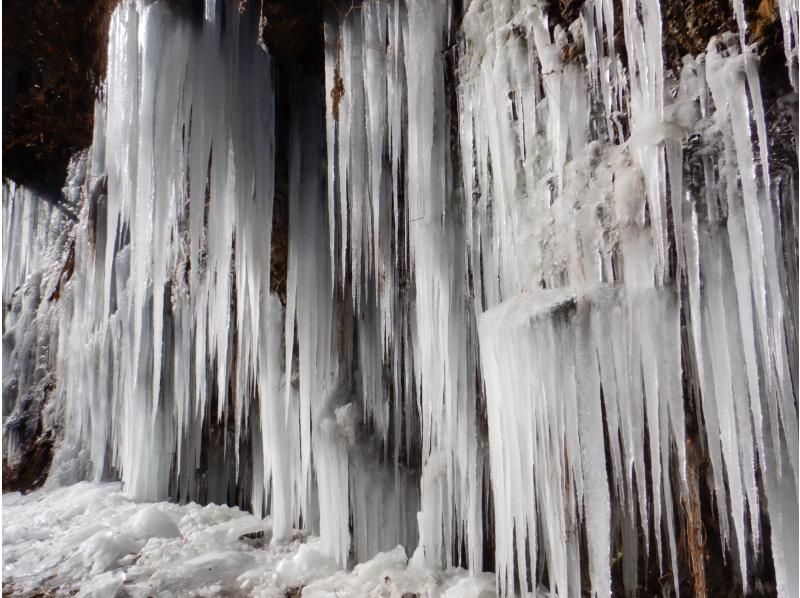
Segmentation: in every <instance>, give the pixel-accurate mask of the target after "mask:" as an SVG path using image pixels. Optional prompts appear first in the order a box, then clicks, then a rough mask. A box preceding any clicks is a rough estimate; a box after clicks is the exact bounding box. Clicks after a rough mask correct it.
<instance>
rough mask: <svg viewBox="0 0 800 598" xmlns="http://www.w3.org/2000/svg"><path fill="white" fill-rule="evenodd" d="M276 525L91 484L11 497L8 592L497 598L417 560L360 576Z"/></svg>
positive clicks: (392, 561) (400, 560)
mask: <svg viewBox="0 0 800 598" xmlns="http://www.w3.org/2000/svg"><path fill="white" fill-rule="evenodd" d="M271 538H272V525H271V521H270V519H269V518H267V519H261V518H260V517H256V516H254V515H251V514H249V513H246V512H242V511H240V510H239V509H237V508H232V507H226V506H217V505H214V504H210V505H207V506H204V507H201V506H199V505H197V504H195V503H189V504H186V505H176V504H174V503H167V502H156V503H139V502H134V501H132V500H130V499H129V498H127V497H126V496H125V495H124V494H123V492H122V486H121V484H119V483H111V484H97V483H89V482H80V483H78V484H75V485H73V486H68V487H64V488H59V489H55V490H40V491H36V492H32V493H30V494H27V495H24V496H23V495H20V494H19V493H11V494H5V495H3V590H4V591H6V590H7V589H13V591H14V592H15V595H16V594H20V595H27V594H29V593H37V592H48V595H50V594H49V592H52V595H55V596H71V595H78V596H92V597H95V598H110V597H112V596H131V597H142V598H143V597H145V596H165V597H169V596H176V597H177V596H209V597H210V596H220V595H235V596H262V597H267V596H275V597H276V598H277V597H280V598H283V597H284V596H286V595H287V591H290V590H299V589H300V588H302V596H310V597H321V596H333V595H338V596H341V597H348V596H350V597H353V598H363V597H365V596H385V597H390V596H391V597H397V598H400V597H401V596H403V595H404V594H406V593H409V592H410V593H414V594H416V595H418V596H420V597H431V598H439V597H450V598H488V597H490V596H493V595H494V578H493V576H491V575H482V576H477V577H474V576H469V575H468V574H467V572H466V571H464V570H463V569H451V570H448V571H444V572H442V571H433V570H429V569H424V568H419V567H418V566H416V565H412V564H409V562H408V558H407V557H406V554H405V551H404V549H403V548H402V547H400V546H398V547H396V548H395V549H393V550H391V551H388V552H384V553H379V554H377V555H376V556H375V557H374V558H373V559H371V560H369V561H367V562H365V563H362V564H361V565H359V566H358V567H356V568H355V569H354V570H353V571H352V572H346V571H340V570H339V568H338V566H337V564H336V562H335V561H334V560H332V559H331V558H330V557H326V556H323V554H322V553H321V552H320V546H319V540H318V539H315V538H311V537H303V536H300V535H296V536H294V537H291V538H287V539H286V540H285V541H283V542H280V543H277V544H276V543H274V542H273V543H271V542H270V540H271Z"/></svg>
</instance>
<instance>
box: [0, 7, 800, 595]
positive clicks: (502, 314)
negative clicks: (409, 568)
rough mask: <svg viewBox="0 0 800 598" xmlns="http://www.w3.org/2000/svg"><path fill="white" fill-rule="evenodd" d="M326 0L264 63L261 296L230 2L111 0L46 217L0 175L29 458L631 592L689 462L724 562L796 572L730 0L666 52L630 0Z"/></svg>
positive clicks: (761, 119) (749, 90)
mask: <svg viewBox="0 0 800 598" xmlns="http://www.w3.org/2000/svg"><path fill="white" fill-rule="evenodd" d="M335 4H336V3H331V6H330V7H327V8H326V19H325V31H324V36H325V73H324V77H325V80H324V98H322V97H320V96H319V93H318V92H319V90H317V89H316V88H315V87H314V84H315V82H313V81H311V82H309V81H302V82H300V83H298V84H297V85H295V89H294V90H293V92H292V94H293V95H292V100H291V105H292V117H291V123H289V124H288V129H289V143H288V154H289V155H288V157H287V161H288V210H289V217H288V257H287V263H288V265H287V280H286V295H285V298H281V297H278V296H277V295H276V294H275V293H274V292H273V290H272V289H271V283H270V280H271V279H270V255H271V246H272V242H271V234H272V221H273V218H272V212H273V195H274V189H273V186H274V181H275V177H276V167H275V164H276V156H275V152H276V149H275V147H276V142H275V130H276V123H275V118H276V109H275V102H274V97H275V93H274V89H273V81H274V79H273V76H272V74H271V71H270V68H271V66H270V57H269V54H268V52H267V50H266V49H265V48H264V47H263V46H261V45H260V44H259V43H258V40H259V37H260V27H261V26H263V22H259V19H258V14H257V11H252V10H249V9H246V10H244V11H236V10H231V9H230V7H229V6H228V8H227V10H226V9H225V7H226V6H227V3H224V2H221V1H220V2H215V1H214V0H207V1H206V5H205V6H206V8H205V13H204V15H203V18H202V23H196V22H193V21H191V19H189V18H188V17H187V16H186V15H182V14H180V12H179V11H177V9H175V8H174V7H172V6H171V5H170V4H169V3H167V2H163V1H162V2H154V3H147V2H132V1H129V0H123V2H122V3H121V5H120V6H119V7H118V8H117V9H116V11H115V12H114V15H113V18H112V24H111V33H110V39H109V50H108V52H109V54H108V55H109V60H108V65H109V66H108V79H107V83H106V85H105V88H104V90H103V93H102V98H101V100H99V101H98V104H97V118H96V130H95V137H94V144H93V146H92V149H91V151H90V152H89V153H88V155H85V156H82V157H79V159H77V160H76V161H75V162H74V163H73V166H72V168H71V171H70V180H69V181H68V186H67V190H68V192H69V194H70V198H69V199H70V200H71V201H72V203H71V204H69V205H75V206H78V205H80V214H79V216H78V221H77V224H76V225H75V226H74V227H73V228H71V232H70V233H69V238H67V237H66V236H65V235H64V233H63V232H62V231H64V230H67V229H69V227H66V228H65V225H64V223H65V222H67V218H68V215H67V216H64V215H62V214H61V213H60V212H58V211H56V210H55V209H54V208H52V207H50V205H49V204H45V203H42V202H41V201H39V202H36V201H34V200H32V199H31V197H30V196H29V192H28V191H27V190H24V189H17V188H14V187H12V186H6V187H4V194H3V198H4V199H3V201H4V204H3V214H4V222H5V224H4V233H5V236H4V246H3V264H4V278H3V303H4V323H5V326H6V332H5V336H4V345H3V346H4V352H3V359H4V370H5V371H10V370H11V369H13V371H14V372H15V378H14V380H13V382H14V385H16V386H14V385H11V386H13V389H12V390H13V392H16V393H18V394H19V395H20V396H21V393H22V392H23V390H24V387H25V385H29V384H34V383H41V376H43V375H44V374H40V375H39V377H38V378H36V380H35V381H34V380H33V378H32V376H33V373H32V371H33V370H32V368H33V369H35V367H34V364H33V361H34V360H35V359H39V360H42V359H44V360H45V365H46V361H47V359H49V360H50V363H51V365H52V366H53V368H54V375H53V380H52V381H51V382H50V384H55V385H56V386H55V388H54V389H53V390H52V392H53V393H55V396H56V397H57V398H58V399H59V401H61V403H60V404H61V405H62V407H61V408H63V410H64V418H65V422H64V438H63V441H62V443H61V446H60V449H59V453H58V455H57V458H56V461H55V463H54V466H53V470H52V472H51V478H53V479H56V480H61V481H69V480H74V479H76V478H81V477H88V478H91V479H95V480H99V479H103V478H107V477H109V476H111V477H113V476H119V478H120V479H121V480H122V482H123V484H124V487H125V491H126V493H127V494H128V495H129V496H131V497H135V498H137V499H144V500H161V499H164V498H167V497H172V498H174V499H177V500H181V501H185V500H202V501H216V502H221V503H225V502H228V503H230V504H237V503H238V504H243V505H250V506H251V507H252V509H253V510H254V512H255V513H257V514H262V513H269V514H270V516H271V518H272V525H273V532H274V533H273V539H274V541H275V542H279V541H285V540H287V539H289V538H291V537H292V534H293V530H294V529H296V528H298V527H303V528H305V529H306V530H308V531H310V532H312V533H315V534H318V535H319V536H320V546H321V549H322V550H323V552H324V553H325V554H327V555H328V556H329V557H331V558H332V559H334V561H335V562H336V563H338V565H339V566H342V567H345V566H348V565H353V564H355V563H359V562H364V561H366V560H368V559H370V558H371V557H373V556H374V555H376V554H378V553H379V552H384V551H387V550H391V549H392V548H393V547H395V546H396V545H397V544H402V545H404V546H405V547H406V548H407V549H410V550H411V549H414V548H415V547H416V553H415V556H414V557H413V559H412V561H413V562H419V563H423V562H424V563H425V564H426V565H427V566H428V567H442V566H450V565H463V566H465V567H466V568H468V569H469V570H470V571H472V572H474V573H476V574H477V573H479V572H480V571H481V570H482V569H483V567H484V563H485V562H487V561H491V562H493V563H494V571H495V573H496V580H497V591H498V593H500V594H504V595H505V594H512V593H514V592H519V591H522V592H525V591H527V590H532V589H536V588H537V587H540V586H546V587H547V588H548V589H549V590H550V591H551V592H553V593H554V594H555V595H561V596H571V595H577V594H578V593H579V592H581V591H582V588H583V589H585V588H590V591H591V594H592V595H598V596H601V595H602V596H607V595H609V594H610V593H611V589H612V573H611V570H612V563H617V561H618V560H619V558H620V557H619V555H620V554H621V559H622V562H621V564H620V565H619V571H621V580H620V583H621V584H622V586H623V587H624V588H626V589H629V590H631V589H632V588H636V587H637V585H639V584H640V583H641V581H642V575H643V574H644V573H645V572H644V571H643V570H642V568H641V566H640V562H639V560H640V557H641V556H642V555H644V560H647V558H648V557H652V558H655V560H656V564H655V565H654V567H655V568H656V569H657V570H659V571H661V572H663V573H664V579H666V580H669V581H668V582H667V583H672V584H673V590H674V591H676V592H677V590H678V587H679V585H680V581H681V580H680V579H679V571H680V563H679V561H680V559H683V558H685V556H681V550H682V548H681V545H682V544H683V543H685V542H686V539H685V534H686V528H687V525H688V524H687V521H686V517H687V515H686V508H687V506H686V505H687V504H688V503H689V502H690V501H691V500H692V499H693V498H696V497H693V495H692V482H691V479H690V477H691V476H690V475H689V474H688V472H689V471H690V470H692V469H693V468H694V467H695V464H693V459H697V455H698V454H699V455H701V458H702V459H703V460H706V461H707V462H708V463H709V464H710V467H709V468H708V471H707V475H708V476H709V480H708V482H707V484H708V487H709V488H710V492H711V496H710V497H709V500H710V501H712V503H713V504H712V505H710V506H708V507H707V508H708V511H709V512H710V513H713V517H714V518H715V519H716V521H717V523H718V526H719V534H720V542H721V544H722V547H723V551H724V552H725V554H726V555H728V557H729V559H730V560H731V562H732V563H733V569H734V570H736V571H738V572H739V574H740V577H741V583H742V585H743V587H744V588H745V589H746V588H747V584H748V582H749V577H748V572H749V571H750V570H751V569H752V568H753V567H754V566H755V565H756V564H757V563H758V561H759V559H760V558H761V555H760V552H761V551H762V550H764V548H765V547H769V550H770V552H771V557H772V560H773V562H774V567H775V575H776V581H777V585H778V591H779V593H780V595H782V596H795V595H797V592H798V573H797V568H796V567H795V564H796V563H797V559H798V538H797V534H796V533H795V530H796V529H797V524H798V521H797V515H798V413H797V387H798V347H797V325H798V310H797V306H798V293H797V289H798V275H797V193H798V188H797V163H796V156H795V162H794V163H792V164H790V165H789V167H785V166H781V167H779V166H775V167H773V165H772V163H771V161H770V156H769V149H770V145H769V138H770V134H771V133H770V131H768V128H767V125H768V122H767V118H766V115H765V110H766V109H765V103H764V100H763V99H762V90H761V82H760V79H759V70H758V69H759V58H758V56H757V54H756V53H755V51H754V49H753V48H752V47H750V46H747V45H746V43H745V42H746V41H747V39H748V38H747V37H746V27H745V26H744V25H745V23H744V20H743V17H744V8H743V4H742V1H741V0H734V2H733V3H732V4H733V7H734V13H735V14H736V16H737V19H739V23H740V27H739V30H740V35H738V36H737V35H735V34H723V35H720V36H718V37H715V38H713V39H712V40H711V41H710V42H709V44H708V48H707V50H706V52H705V53H703V54H700V55H698V56H686V57H685V58H684V59H683V64H682V68H681V70H680V73H679V74H677V75H676V74H675V73H673V72H672V71H671V70H668V69H666V67H665V65H664V59H663V56H662V44H663V40H662V25H663V24H662V22H661V19H662V16H661V14H662V13H661V7H660V5H659V2H657V1H651V0H622V2H621V3H619V4H618V3H616V2H612V1H611V0H586V2H584V3H583V5H582V8H581V9H580V13H579V17H578V19H577V20H575V21H574V22H573V23H572V24H571V25H570V26H569V27H568V28H564V26H562V24H560V23H557V22H554V21H553V20H552V18H551V17H550V16H549V13H548V11H547V10H546V8H547V4H548V3H547V2H543V1H534V2H523V1H521V0H472V1H471V2H465V4H466V6H465V7H464V8H463V15H461V14H459V11H458V10H456V6H455V4H454V3H451V2H449V1H445V0H442V1H440V2H432V1H428V0H364V2H362V3H359V4H358V6H355V5H353V6H351V5H350V3H349V2H344V3H342V4H341V6H340V7H338V8H333V6H334V5H335ZM615 7H621V10H622V13H621V14H614V10H615ZM242 13H243V14H242ZM780 15H781V20H782V23H783V31H784V39H785V50H786V59H787V63H788V65H789V71H790V75H789V80H790V82H791V85H792V86H793V87H794V88H795V89H796V88H797V85H798V76H797V52H798V50H797V35H798V31H799V30H800V26H799V25H798V8H797V3H796V2H792V1H791V0H781V2H780ZM615 28H616V29H615ZM787 99H792V98H787ZM794 100H795V101H796V96H794ZM323 103H324V106H323ZM323 110H324V115H323ZM793 126H794V127H795V128H794V129H793V131H792V133H791V134H793V135H794V139H795V142H796V139H797V129H796V126H797V120H796V119H795V120H794V123H793ZM790 136H791V135H790ZM784 149H785V150H786V151H789V152H794V151H795V148H792V147H790V148H784ZM73 195H74V197H73ZM67 255H69V256H71V257H65V256H67ZM66 259H69V260H72V262H71V263H74V272H73V266H70V272H69V276H64V275H63V272H62V270H59V268H60V267H61V264H63V263H65V260H66ZM53 264H57V266H58V267H55V266H53ZM48 268H49V269H50V270H51V272H50V274H47V271H48ZM54 268H55V269H54ZM64 272H65V270H64ZM61 278H63V279H64V280H63V282H61ZM47 285H50V286H49V287H47ZM34 287H36V288H34ZM45 287H47V289H46V288H45ZM56 287H57V288H58V293H59V296H58V297H57V301H55V302H54V301H53V299H52V297H50V298H49V299H48V300H47V302H46V303H45V302H44V300H43V299H42V297H44V296H45V295H47V294H48V293H50V294H51V295H52V293H53V292H55V290H54V289H55V288H56ZM48 289H49V290H48ZM7 305H9V306H13V307H12V308H9V309H10V311H8V315H7V309H6V306H7ZM37 318H38V320H37ZM34 320H37V321H38V322H39V323H38V324H37V325H36V326H34V325H33V324H32V322H33V321H34ZM28 330H29V331H31V332H33V331H35V332H36V335H38V336H37V337H36V338H33V337H26V336H25V334H26V331H28ZM8 335H12V336H11V337H9V339H11V340H9V341H8V342H7V341H6V337H7V336H8ZM7 345H8V347H9V349H8V350H7ZM42 346H44V347H47V346H49V347H50V351H49V354H45V355H39V356H38V357H37V356H35V355H34V353H35V352H36V347H42ZM45 353H46V351H45ZM23 365H24V367H23ZM39 365H40V366H42V364H41V363H40V364H39ZM34 378H35V376H34ZM9 384H10V382H9ZM9 384H7V383H6V379H4V396H5V393H6V390H5V389H6V386H8V385H9ZM9 392H12V391H9ZM4 401H5V400H4ZM4 405H5V402H4ZM4 415H6V413H4ZM7 438H9V440H8V441H7V450H12V451H13V443H14V440H13V438H14V436H13V435H9V436H7ZM765 521H768V522H769V536H768V537H764V534H765V533H766V530H765V529H764V526H763V523H764V522H765ZM488 551H491V552H492V554H488V553H487V552H488ZM615 566H616V565H615ZM631 591H632V590H631Z"/></svg>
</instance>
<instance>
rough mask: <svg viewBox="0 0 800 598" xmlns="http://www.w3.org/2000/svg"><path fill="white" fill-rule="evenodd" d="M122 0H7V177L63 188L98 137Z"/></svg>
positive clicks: (45, 187) (51, 190) (50, 189)
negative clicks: (112, 21)
mask: <svg viewBox="0 0 800 598" xmlns="http://www.w3.org/2000/svg"><path fill="white" fill-rule="evenodd" d="M115 5H116V0H76V1H74V2H72V1H69V0H60V1H55V2H51V1H50V0H30V1H28V0H12V1H10V2H4V3H3V21H4V23H5V26H4V28H3V177H4V178H7V179H12V180H14V181H16V182H17V183H20V184H25V185H28V186H30V187H33V188H36V189H39V190H42V191H43V192H44V191H46V192H48V193H54V194H56V195H57V194H58V190H59V189H60V188H61V186H62V185H63V183H64V179H65V178H66V175H67V164H68V163H69V160H70V158H71V157H72V155H73V154H74V153H75V152H76V151H78V150H80V149H84V148H87V147H89V144H90V143H91V142H92V127H93V118H94V100H95V94H96V93H97V90H98V88H99V86H100V85H101V83H102V81H103V77H104V76H105V64H106V39H107V36H108V20H109V17H110V15H111V10H112V9H113V8H114V6H115Z"/></svg>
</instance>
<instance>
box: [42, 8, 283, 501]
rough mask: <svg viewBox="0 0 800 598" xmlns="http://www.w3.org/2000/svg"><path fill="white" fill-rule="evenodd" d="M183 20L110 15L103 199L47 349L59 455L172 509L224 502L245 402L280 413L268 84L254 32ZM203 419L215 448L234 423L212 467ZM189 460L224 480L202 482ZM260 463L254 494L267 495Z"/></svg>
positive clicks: (221, 19) (99, 159) (89, 221)
mask: <svg viewBox="0 0 800 598" xmlns="http://www.w3.org/2000/svg"><path fill="white" fill-rule="evenodd" d="M178 10H179V9H178V8H176V7H171V6H170V5H169V4H167V3H163V2H158V3H150V4H147V5H145V4H140V3H133V2H122V3H121V4H120V6H119V7H118V8H117V9H116V10H115V12H114V14H113V17H112V21H111V30H110V35H109V48H108V65H109V66H108V79H107V82H106V85H105V89H104V93H103V97H102V99H101V101H100V102H98V107H97V118H96V130H95V138H94V144H93V147H92V152H91V155H90V156H89V157H88V164H87V166H86V168H87V174H86V176H87V178H88V179H89V182H88V183H87V184H88V185H91V184H94V183H93V181H100V183H99V184H100V186H101V188H100V189H99V191H98V192H97V193H95V194H94V195H92V196H91V197H89V198H88V200H87V201H85V202H84V205H83V214H82V217H81V222H80V225H79V227H78V228H77V231H76V234H75V239H74V242H75V246H76V253H77V255H78V256H79V259H78V261H77V265H76V272H75V275H74V276H73V279H72V280H71V281H70V287H71V291H72V292H71V293H70V294H69V296H68V297H67V298H66V299H65V301H64V302H65V305H64V307H63V309H64V314H63V321H62V326H63V331H64V333H63V334H61V335H60V336H59V346H58V380H59V385H60V389H61V391H62V392H63V393H64V396H65V399H66V420H67V425H66V429H67V437H66V438H65V440H64V444H65V447H69V446H71V445H74V446H75V447H76V450H77V447H80V446H85V447H86V448H88V450H89V463H90V467H91V470H92V472H93V475H94V477H100V476H103V475H104V474H105V473H106V472H108V471H109V470H113V471H116V472H117V473H118V474H119V475H121V477H122V480H123V481H124V482H125V488H126V491H127V492H128V493H129V494H130V495H132V496H134V497H136V498H141V499H150V500H152V499H157V498H163V497H166V496H167V495H168V493H169V492H170V483H172V484H173V489H172V490H173V491H172V494H173V495H178V496H180V497H182V498H184V499H187V498H197V492H198V488H199V486H200V484H201V483H202V484H203V485H205V486H206V488H205V492H206V493H207V497H210V498H209V499H212V498H213V499H214V500H218V501H220V500H221V501H225V500H229V499H230V498H229V497H228V496H227V493H228V488H227V486H228V485H229V484H228V483H227V481H226V476H227V475H229V476H230V477H231V478H234V477H235V476H236V470H237V468H238V467H239V463H240V460H241V457H242V456H241V455H239V454H238V447H239V445H240V443H239V442H238V440H239V435H240V434H241V431H242V430H243V429H247V426H248V423H252V422H248V418H249V416H250V414H251V411H252V408H253V406H252V405H251V397H253V396H254V395H255V396H259V397H264V398H263V399H262V409H261V413H262V417H264V418H268V417H270V416H271V415H273V416H275V417H277V414H273V413H271V411H272V406H273V404H274V405H275V407H274V409H279V407H280V405H281V404H280V403H279V402H278V401H277V389H278V387H279V385H280V375H281V369H280V359H281V357H280V355H279V354H278V353H279V351H280V334H281V331H282V324H281V319H282V314H281V307H280V304H279V303H278V302H277V301H274V300H271V299H270V288H269V272H270V249H271V244H270V235H271V222H272V195H273V180H274V176H273V163H274V157H273V154H274V141H273V138H274V135H273V126H274V125H273V121H274V116H273V113H274V109H273V94H272V79H271V74H270V59H269V56H268V54H267V52H266V51H265V50H264V49H263V48H261V47H259V46H258V45H257V44H256V40H257V39H258V33H259V30H258V18H257V15H255V18H254V16H253V15H252V14H245V15H240V14H239V13H238V12H236V11H231V10H228V11H227V12H225V14H224V15H223V11H224V6H223V4H222V3H215V2H208V3H207V5H206V10H205V14H204V16H203V21H202V25H199V24H197V23H193V22H192V21H191V20H190V19H189V18H188V16H187V15H184V14H181V13H180V12H176V11H178ZM273 337H276V338H277V339H278V341H277V344H276V342H273V341H272V338H273ZM264 412H266V413H264ZM206 418H212V419H213V420H214V421H215V424H216V426H218V427H220V428H222V429H223V430H224V431H225V432H223V433H227V431H226V430H227V428H228V424H227V422H229V421H232V422H233V424H232V428H233V431H234V436H235V440H234V442H229V443H228V444H227V445H224V449H223V450H225V452H226V454H225V455H222V457H220V455H216V454H209V455H207V456H204V455H202V452H203V450H204V449H203V448H202V447H201V442H202V440H203V439H202V434H203V428H204V420H205V419H206ZM257 423H258V422H257ZM252 444H253V445H255V443H252ZM207 452H209V453H210V452H212V451H211V450H210V449H209V450H207ZM227 453H230V455H229V454H227ZM231 455H232V456H231ZM262 457H265V456H264V455H263V451H262ZM201 458H202V459H205V461H206V463H210V464H211V465H205V467H207V468H208V469H212V470H213V469H214V468H213V463H214V462H215V459H220V458H221V459H222V461H223V463H227V468H228V469H230V470H231V471H230V473H229V474H226V476H219V475H215V474H214V472H211V473H208V474H206V473H203V475H204V476H206V478H205V479H204V480H198V479H196V476H197V475H198V474H199V473H200V470H201V463H200V462H201ZM264 462H265V464H266V466H267V471H266V472H265V473H264V474H262V475H261V476H260V478H259V479H261V480H262V482H263V483H262V487H261V488H260V490H259V489H256V488H254V489H253V493H254V494H258V493H259V492H260V493H261V494H262V495H263V494H265V493H266V488H265V486H264V484H267V483H268V481H269V473H270V471H271V470H270V469H269V464H270V461H269V460H268V459H267V458H266V457H265V458H264ZM258 467H261V463H260V462H259V464H258ZM209 486H211V487H209ZM215 486H216V487H215ZM261 502H262V503H263V499H262V501H261Z"/></svg>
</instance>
